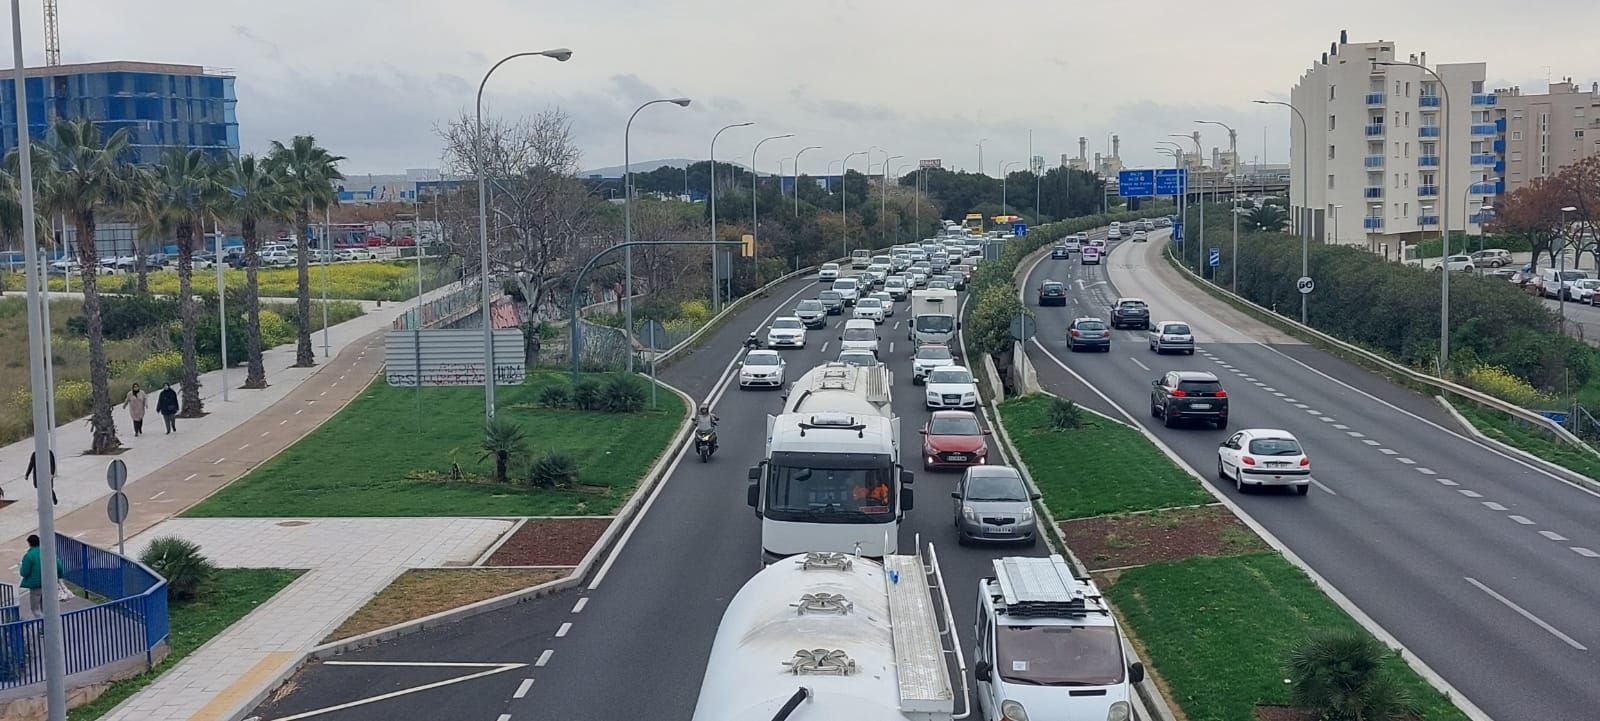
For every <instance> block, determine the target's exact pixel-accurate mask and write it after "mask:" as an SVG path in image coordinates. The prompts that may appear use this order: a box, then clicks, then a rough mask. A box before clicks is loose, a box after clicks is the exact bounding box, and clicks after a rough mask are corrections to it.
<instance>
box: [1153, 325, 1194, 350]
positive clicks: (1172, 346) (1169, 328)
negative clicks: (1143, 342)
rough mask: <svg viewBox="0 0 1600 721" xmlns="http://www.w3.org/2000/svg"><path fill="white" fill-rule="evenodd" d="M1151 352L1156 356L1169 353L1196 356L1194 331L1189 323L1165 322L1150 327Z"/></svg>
mask: <svg viewBox="0 0 1600 721" xmlns="http://www.w3.org/2000/svg"><path fill="white" fill-rule="evenodd" d="M1149 336H1150V350H1152V351H1154V352H1155V353H1156V355H1160V354H1162V353H1166V352H1168V351H1171V352H1174V353H1186V354H1188V355H1194V330H1193V329H1191V328H1189V324H1188V323H1184V322H1181V321H1176V320H1164V321H1161V322H1160V323H1157V324H1155V325H1153V326H1150V333H1149Z"/></svg>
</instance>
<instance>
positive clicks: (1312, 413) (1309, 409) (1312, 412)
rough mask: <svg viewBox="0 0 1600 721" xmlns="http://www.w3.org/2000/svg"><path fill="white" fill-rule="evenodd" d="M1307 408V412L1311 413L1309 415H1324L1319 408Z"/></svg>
mask: <svg viewBox="0 0 1600 721" xmlns="http://www.w3.org/2000/svg"><path fill="white" fill-rule="evenodd" d="M1305 410H1306V413H1307V414H1309V415H1313V416H1320V415H1322V411H1319V410H1317V409H1315V408H1307V409H1305Z"/></svg>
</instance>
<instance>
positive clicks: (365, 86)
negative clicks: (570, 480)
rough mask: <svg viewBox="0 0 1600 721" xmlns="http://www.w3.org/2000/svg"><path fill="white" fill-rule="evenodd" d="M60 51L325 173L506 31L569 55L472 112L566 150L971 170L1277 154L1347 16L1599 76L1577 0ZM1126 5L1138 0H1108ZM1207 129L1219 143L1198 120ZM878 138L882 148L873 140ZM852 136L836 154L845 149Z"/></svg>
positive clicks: (478, 71) (285, 12) (758, 1)
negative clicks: (213, 75) (208, 70)
mask: <svg viewBox="0 0 1600 721" xmlns="http://www.w3.org/2000/svg"><path fill="white" fill-rule="evenodd" d="M23 6H24V18H23V23H24V31H23V32H24V35H23V42H24V49H25V52H26V58H27V62H28V64H30V65H33V64H38V63H40V62H41V60H42V57H43V52H42V42H41V39H40V38H41V31H40V25H41V17H40V13H41V11H40V3H39V2H37V1H36V0H29V2H25V3H23ZM61 6H62V7H61V44H62V55H63V59H64V61H65V62H69V63H71V62H88V61H100V60H149V61H167V62H180V63H191V64H199V65H205V66H209V67H216V68H229V69H231V70H232V71H233V72H235V73H236V74H237V75H238V78H239V80H238V86H237V89H238V95H239V105H238V114H239V123H240V135H241V138H242V139H243V144H244V147H245V150H246V151H259V150H261V149H263V148H264V147H265V146H266V144H267V141H269V140H271V139H274V138H286V137H288V136H291V135H294V134H299V133H311V134H313V135H316V136H317V137H318V139H319V140H321V141H322V142H323V143H324V144H325V145H326V146H327V147H328V148H330V149H331V150H333V151H334V152H336V153H339V154H341V155H345V156H347V157H348V158H349V160H348V161H347V163H346V164H345V169H346V172H347V174H356V173H368V172H373V173H387V172H399V171H402V170H404V169H405V168H432V167H438V165H439V141H438V138H437V135H436V134H435V131H434V128H435V126H436V125H437V124H439V123H441V122H444V121H445V120H446V119H447V118H449V117H452V116H454V115H456V114H457V113H459V112H460V111H462V110H463V109H470V108H471V105H472V101H473V94H474V91H475V89H476V87H477V83H478V81H479V80H480V79H481V77H482V74H483V72H484V71H485V70H487V69H488V67H489V66H490V65H491V64H493V62H494V61H495V60H497V59H499V58H500V57H503V56H505V55H507V54H510V53H514V52H519V51H525V50H541V49H545V48H551V47H569V48H571V49H572V50H573V51H574V57H573V59H572V60H571V61H570V62H567V63H556V62H555V61H552V60H547V59H542V58H541V59H521V60H516V61H513V62H512V63H510V64H508V65H506V66H505V67H503V68H502V69H501V70H500V71H498V72H496V74H495V76H494V78H493V79H492V80H491V81H490V83H489V89H488V91H487V92H486V95H485V103H486V111H485V112H486V113H489V114H494V113H498V114H504V115H522V114H529V113H534V112H538V111H539V110H542V109H544V108H546V107H551V106H555V107H560V108H562V109H563V110H565V111H567V112H568V113H569V114H570V115H571V116H572V118H573V121H574V128H575V130H576V132H577V135H578V138H579V140H580V142H581V144H582V147H583V149H584V158H583V161H582V164H583V166H584V167H600V166H606V165H613V164H618V163H620V162H621V161H622V157H623V148H622V135H623V125H624V123H625V122H626V120H627V117H628V114H629V113H630V112H632V110H633V108H634V107H636V106H637V105H638V104H640V103H641V102H644V101H646V100H650V99H653V98H659V97H671V96H676V95H684V96H688V97H691V98H693V99H694V104H693V105H692V106H690V107H689V108H687V109H679V108H677V107H676V106H671V105H657V106H653V107H651V108H649V109H648V110H646V111H645V112H644V113H641V114H640V116H639V119H638V120H637V121H636V122H635V123H634V130H633V142H632V155H633V158H635V159H640V160H643V159H652V158H673V157H694V158H703V157H704V156H705V154H706V146H707V143H708V141H709V139H710V137H711V134H712V133H713V132H714V131H715V130H716V128H718V127H721V126H722V125H724V124H728V123H734V122H741V121H754V122H755V123H756V125H755V126H754V127H751V128H743V129H738V130H733V131H729V132H728V133H725V134H724V135H723V136H722V141H720V143H719V147H718V155H719V157H720V158H726V159H734V158H736V157H737V156H741V155H742V156H744V160H745V161H746V162H748V156H749V152H750V149H751V147H752V146H753V145H754V144H755V142H756V141H757V140H759V139H761V138H762V137H765V136H767V135H778V134H783V133H795V134H796V136H797V137H796V138H794V139H792V140H783V141H773V142H771V143H768V144H767V145H766V146H765V147H764V148H763V149H762V153H761V165H762V167H763V169H764V170H769V171H775V170H776V169H777V160H778V158H779V157H780V156H788V155H791V154H792V153H793V151H794V150H796V149H798V148H800V147H802V146H803V145H821V146H824V148H825V149H824V150H820V151H811V152H810V153H807V154H806V156H805V163H804V165H805V166H806V167H805V169H806V170H808V171H811V172H819V171H821V170H822V169H823V167H824V165H825V163H826V161H827V160H829V159H838V158H840V157H842V156H843V155H845V154H846V153H848V152H850V151H854V150H866V149H867V148H868V147H869V146H874V145H876V146H879V147H882V148H886V149H888V151H889V152H890V153H891V154H895V155H904V156H905V159H904V160H897V161H895V164H896V166H898V165H899V164H900V163H901V162H907V161H912V160H916V159H920V158H942V159H943V160H944V162H945V165H946V167H961V168H965V169H968V170H976V169H977V164H978V147H977V144H978V142H979V141H980V140H983V139H987V141H986V142H985V143H984V145H983V160H984V163H985V165H986V166H987V168H986V169H987V170H988V171H989V172H990V173H994V172H995V171H996V166H997V164H998V163H999V162H1001V161H1004V160H1017V161H1023V160H1025V159H1026V158H1027V154H1028V132H1029V130H1030V129H1031V130H1032V131H1033V136H1034V148H1035V152H1036V153H1038V154H1041V155H1044V156H1045V157H1046V158H1047V159H1048V162H1054V161H1055V160H1056V159H1057V158H1059V156H1060V155H1061V154H1062V153H1064V152H1065V153H1075V152H1076V150H1077V138H1078V137H1079V136H1086V137H1087V138H1088V139H1089V154H1090V156H1091V157H1092V156H1093V154H1094V153H1095V152H1096V151H1099V152H1105V151H1106V147H1107V145H1108V143H1109V140H1108V136H1109V135H1110V134H1111V133H1117V134H1119V135H1120V136H1121V138H1122V151H1123V152H1122V155H1123V157H1124V159H1125V160H1126V161H1127V162H1128V164H1130V165H1134V166H1138V165H1152V164H1155V163H1157V162H1158V161H1157V157H1158V155H1157V154H1156V153H1155V152H1154V151H1153V149H1152V147H1153V146H1154V144H1155V143H1156V142H1157V141H1158V140H1162V139H1165V138H1164V136H1165V135H1166V134H1167V133H1171V132H1181V133H1187V132H1190V131H1192V130H1194V129H1196V126H1195V125H1193V121H1194V120H1197V119H1205V120H1220V121H1223V122H1227V123H1229V124H1231V125H1233V126H1234V127H1236V128H1237V129H1238V130H1239V135H1240V137H1239V151H1240V155H1241V158H1242V159H1243V160H1244V162H1246V163H1248V162H1251V161H1254V160H1256V159H1258V158H1260V159H1262V160H1263V162H1285V161H1286V156H1287V136H1286V135H1285V132H1286V130H1285V129H1286V127H1287V119H1286V117H1285V113H1287V111H1286V110H1283V109H1281V108H1264V107H1262V106H1254V105H1251V104H1250V102H1249V101H1250V100H1251V99H1252V98H1275V99H1284V98H1286V97H1287V94H1288V89H1289V87H1290V86H1291V85H1292V84H1293V83H1294V82H1295V80H1296V79H1297V78H1298V76H1299V75H1300V74H1301V73H1302V72H1303V71H1304V70H1305V69H1306V68H1307V67H1309V65H1310V64H1311V63H1312V62H1313V61H1315V59H1316V58H1317V56H1318V55H1319V54H1320V53H1321V52H1322V51H1324V50H1326V49H1327V47H1328V43H1329V42H1330V41H1332V40H1336V39H1337V38H1338V33H1339V30H1341V29H1348V30H1349V32H1350V39H1351V41H1353V42H1361V41H1368V40H1376V39H1384V40H1390V41H1394V42H1396V43H1397V48H1398V50H1399V51H1400V52H1401V53H1402V54H1407V53H1411V52H1416V51H1427V52H1428V57H1429V59H1430V60H1431V61H1434V62H1464V61H1487V62H1488V64H1489V73H1488V74H1489V85H1490V86H1503V85H1512V84H1517V85H1521V86H1523V88H1524V89H1525V90H1530V91H1535V92H1537V91H1542V89H1543V88H1544V85H1545V79H1546V78H1547V77H1549V76H1552V75H1553V76H1554V77H1556V78H1558V79H1559V78H1560V77H1561V76H1564V75H1570V76H1573V77H1574V79H1575V80H1577V81H1579V82H1580V83H1583V84H1585V85H1587V84H1588V83H1589V82H1590V81H1593V80H1600V53H1596V52H1595V51H1594V45H1593V37H1592V32H1593V28H1595V27H1600V3H1596V2H1594V1H1593V0H1522V1H1521V2H1517V3H1514V4H1507V3H1505V2H1503V1H1495V2H1490V1H1489V0H1456V1H1455V2H1447V3H1440V2H1421V1H1420V0H1347V1H1345V2H1328V1H1327V0H1322V1H1320V2H1315V3H1313V2H1308V1H1307V0H1288V1H1287V2H1277V3H1262V2H1259V0H1249V1H1246V0H1212V1H1211V2H1206V3H1196V2H1192V1H1190V2H1172V1H1169V0H1146V1H1145V2H1142V3H1137V4H1123V3H1112V2H1084V1H1082V0H1080V1H1078V2H1059V1H1058V2H1046V1H1045V0H1029V1H1023V0H983V1H982V2H975V1H973V0H966V1H957V0H918V1H916V2H910V1H902V0H871V1H868V0H811V1H810V2H767V1H763V0H653V1H650V2H642V1H640V0H608V1H606V2H599V1H596V0H578V1H572V0H521V1H512V0H455V1H454V2H446V3H440V2H418V1H416V0H383V1H379V0H320V1H317V2H311V1H308V0H273V1H271V2H261V1H259V0H258V1H256V2H242V1H240V0H204V1H201V0H156V1H155V2H142V3H141V2H127V1H126V0H115V1H113V0H61ZM1127 8H1137V9H1136V10H1135V11H1129V10H1128V9H1127ZM1200 129H1201V131H1202V133H1203V137H1202V140H1203V141H1204V142H1205V145H1206V147H1207V152H1208V153H1209V150H1210V147H1211V146H1213V145H1223V146H1225V145H1226V143H1227V138H1226V134H1225V133H1223V132H1222V131H1221V129H1220V128H1215V127H1211V128H1204V127H1202V128H1200ZM872 157H873V158H874V159H875V160H881V159H882V158H883V157H884V155H883V154H881V153H873V156H872ZM861 162H862V159H861V158H856V159H855V160H853V161H852V166H851V167H856V168H858V169H859V168H860V167H861V166H860V165H859V164H860V163H861Z"/></svg>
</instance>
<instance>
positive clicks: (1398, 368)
mask: <svg viewBox="0 0 1600 721" xmlns="http://www.w3.org/2000/svg"><path fill="white" fill-rule="evenodd" d="M1169 250H1170V246H1169ZM1166 255H1167V257H1168V258H1169V259H1171V258H1172V255H1171V253H1170V252H1168V253H1166ZM1173 265H1175V266H1177V267H1178V269H1179V270H1181V271H1183V273H1184V274H1185V275H1187V276H1189V279H1190V280H1192V281H1194V282H1196V283H1199V284H1201V285H1203V286H1205V287H1207V288H1210V289H1211V290H1212V291H1214V292H1216V293H1218V294H1221V295H1223V296H1225V297H1227V298H1228V299H1230V300H1232V301H1234V302H1237V303H1240V304H1243V305H1245V306H1248V307H1250V308H1252V309H1254V310H1256V311H1258V312H1260V313H1265V314H1267V316H1268V317H1270V318H1272V319H1274V320H1275V321H1276V322H1278V323H1282V324H1283V325H1286V326H1288V327H1290V328H1293V329H1294V330H1295V331H1297V332H1300V333H1304V334H1306V335H1309V336H1311V337H1312V338H1315V339H1317V340H1319V341H1321V342H1323V343H1327V344H1328V345H1331V346H1333V347H1335V348H1338V349H1340V350H1342V351H1344V352H1346V353H1351V354H1354V355H1357V356H1360V357H1361V358H1362V359H1364V360H1366V361H1368V362H1371V363H1374V364H1377V365H1378V366H1380V367H1382V368H1384V369H1385V370H1387V371H1389V372H1391V373H1395V374H1397V375H1399V376H1401V377H1404V378H1406V379H1408V380H1411V381H1414V382H1417V383H1421V384H1423V385H1427V386H1431V387H1433V388H1436V389H1438V390H1442V391H1448V392H1450V393H1454V394H1456V395H1458V396H1461V397H1463V398H1466V399H1467V400H1470V401H1472V402H1474V403H1477V404H1478V405H1481V406H1485V407H1488V408H1492V409H1494V410H1497V411H1500V412H1501V413H1505V414H1507V415H1510V416H1511V417H1513V418H1516V419H1518V420H1521V421H1524V422H1527V423H1531V424H1533V425H1536V426H1538V427H1540V428H1543V429H1545V430H1547V431H1550V432H1551V433H1553V434H1554V435H1555V436H1556V437H1557V438H1560V439H1561V440H1563V441H1566V442H1567V443H1569V444H1571V445H1574V446H1577V447H1579V448H1582V449H1583V450H1585V451H1588V452H1589V453H1590V454H1591V455H1594V456H1596V457H1600V450H1596V449H1595V448H1594V446H1591V445H1589V444H1587V443H1584V442H1583V441H1582V440H1581V439H1579V438H1578V437H1577V436H1575V435H1573V434H1572V432H1571V431H1568V430H1567V429H1566V428H1563V427H1562V426H1561V424H1559V423H1556V422H1555V421H1553V420H1551V419H1549V418H1546V417H1545V416H1543V415H1541V414H1539V413H1538V412H1536V411H1532V410H1529V409H1527V408H1523V407H1522V406H1519V405H1516V404H1513V403H1509V402H1507V401H1503V400H1501V399H1499V398H1496V397H1494V396H1492V395H1489V394H1487V393H1484V392H1483V391H1480V390H1478V389H1476V388H1469V387H1467V386H1464V385H1461V384H1460V383H1456V382H1455V381H1451V380H1446V379H1444V378H1440V377H1438V376H1431V375H1428V374H1426V373H1423V372H1421V371H1418V370H1415V369H1413V368H1409V367H1407V366H1404V365H1401V364H1399V363H1396V362H1394V361H1392V360H1389V359H1388V358H1385V357H1383V356H1381V355H1379V354H1377V353H1374V352H1372V351H1370V350H1367V349H1365V348H1362V347H1360V346H1357V345H1354V344H1351V343H1347V342H1345V341H1342V340H1340V339H1338V338H1335V337H1333V336H1331V335H1328V334H1327V333H1324V332H1322V331H1320V330H1317V329H1316V328H1312V327H1311V326H1308V325H1303V324H1301V323H1300V322H1299V321H1296V320H1293V319H1291V318H1287V317H1284V316H1283V315H1281V314H1278V313H1275V312H1273V311H1272V310H1271V309H1269V308H1266V307H1264V306H1260V305H1256V304H1255V303H1252V302H1251V301H1249V300H1247V299H1245V298H1244V297H1243V296H1240V295H1237V294H1234V293H1232V292H1229V291H1228V290H1227V289H1226V288H1223V287H1222V286H1220V285H1217V284H1216V283H1212V282H1211V281H1209V280H1206V279H1205V278H1202V277H1200V276H1199V275H1197V274H1195V272H1194V271H1193V270H1190V269H1189V268H1188V267H1187V266H1185V265H1184V264H1183V263H1181V262H1175V263H1173Z"/></svg>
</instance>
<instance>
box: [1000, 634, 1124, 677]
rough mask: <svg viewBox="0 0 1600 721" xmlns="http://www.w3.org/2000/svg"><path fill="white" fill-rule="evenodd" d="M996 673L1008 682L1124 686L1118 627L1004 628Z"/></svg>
mask: <svg viewBox="0 0 1600 721" xmlns="http://www.w3.org/2000/svg"><path fill="white" fill-rule="evenodd" d="M994 645H995V670H997V671H999V672H1000V678H1002V679H1004V680H1005V681H1007V682H1009V683H1019V684H1027V685H1030V686H1106V685H1110V684H1114V683H1121V682H1122V674H1123V672H1124V671H1125V670H1126V669H1125V668H1124V664H1123V662H1122V644H1121V642H1120V639H1118V638H1117V629H1116V628H1115V627H1113V626H1088V627H1085V626H1000V627H998V628H997V629H996V630H995V643H994Z"/></svg>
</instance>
